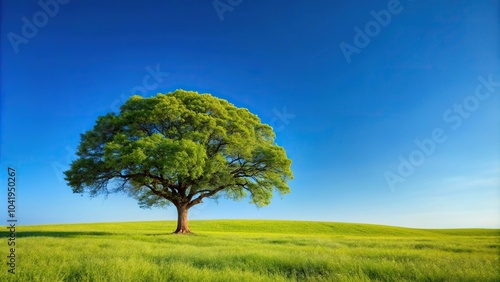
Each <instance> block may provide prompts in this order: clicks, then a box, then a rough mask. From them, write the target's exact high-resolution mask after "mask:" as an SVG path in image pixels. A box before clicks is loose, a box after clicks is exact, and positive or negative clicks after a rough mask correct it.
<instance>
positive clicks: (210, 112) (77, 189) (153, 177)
mask: <svg viewBox="0 0 500 282" xmlns="http://www.w3.org/2000/svg"><path fill="white" fill-rule="evenodd" d="M274 138H275V134H274V132H273V129H272V128H271V127H270V126H269V125H267V124H263V123H261V121H260V119H259V118H258V117H257V116H256V115H254V114H252V113H250V112H249V111H248V110H247V109H245V108H237V107H235V106H234V105H232V104H230V103H229V102H228V101H226V100H223V99H219V98H216V97H214V96H212V95H210V94H198V93H197V92H189V91H183V90H177V91H175V92H172V93H167V94H158V95H157V96H156V97H151V98H143V97H141V96H133V97H131V98H130V99H129V100H128V101H127V102H126V103H125V104H124V105H123V106H121V108H120V113H119V114H116V113H109V114H107V115H105V116H100V117H99V118H98V119H97V122H96V124H95V126H94V128H93V129H92V130H90V131H87V132H86V133H85V134H82V135H81V141H80V145H79V147H78V152H77V156H78V158H77V159H76V160H75V161H73V162H72V163H71V167H70V169H69V170H67V171H65V172H64V173H65V175H66V178H65V179H66V181H67V182H68V184H69V186H70V187H71V188H72V189H73V192H74V193H80V194H83V193H89V194H90V195H91V196H96V195H99V194H105V195H107V194H109V193H116V192H124V193H127V194H128V195H130V196H132V197H134V198H135V199H137V200H138V202H139V205H140V207H142V208H150V207H166V206H168V205H170V204H173V205H174V206H175V207H176V208H177V213H178V220H177V229H176V230H175V233H190V230H189V227H188V210H189V209H190V208H192V207H193V206H195V205H197V204H200V203H202V201H203V199H205V198H217V197H220V196H225V197H226V198H229V199H236V200H237V199H242V198H245V197H247V196H249V197H250V202H251V203H253V204H255V205H257V206H259V207H261V206H265V205H268V204H269V203H270V199H271V198H272V196H273V192H274V191H277V192H278V193H280V194H281V195H284V194H287V193H289V192H290V188H289V187H288V185H287V182H288V180H290V179H292V178H293V176H292V171H291V169H290V166H291V160H290V159H288V158H287V156H286V153H285V150H284V149H283V148H282V147H280V146H278V145H276V144H275V142H274Z"/></svg>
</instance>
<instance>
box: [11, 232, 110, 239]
mask: <svg viewBox="0 0 500 282" xmlns="http://www.w3.org/2000/svg"><path fill="white" fill-rule="evenodd" d="M111 235H116V233H110V232H98V231H81V232H76V231H20V232H16V237H17V238H27V237H55V238H71V237H82V236H111ZM4 236H5V237H8V236H9V234H8V233H5V232H2V237H4Z"/></svg>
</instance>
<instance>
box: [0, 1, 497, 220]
mask: <svg viewBox="0 0 500 282" xmlns="http://www.w3.org/2000/svg"><path fill="white" fill-rule="evenodd" d="M58 1H59V2H56V0H41V3H52V4H47V6H46V7H45V8H44V7H42V6H40V5H39V4H37V1H8V0H5V1H2V15H1V21H2V22H1V28H2V34H1V36H2V37H1V123H0V126H1V131H0V132H1V137H0V138H1V151H0V154H1V155H0V157H1V167H2V168H1V173H0V181H1V183H3V184H4V185H3V186H6V184H7V183H6V181H7V180H6V170H7V167H8V166H12V167H14V168H15V169H16V170H17V172H18V179H17V182H18V183H17V184H18V190H17V191H18V193H17V201H18V207H17V217H18V220H19V223H20V224H52V223H69V222H100V221H136V220H164V219H174V218H176V215H175V209H167V210H161V209H153V210H141V209H140V208H139V207H138V205H137V203H136V202H135V201H134V200H133V199H130V198H127V197H126V196H124V195H110V196H109V197H108V198H107V199H104V198H102V197H101V198H93V199H91V198H89V197H88V196H84V197H81V196H80V195H77V194H73V193H72V192H71V189H70V188H69V187H68V186H67V185H66V184H65V182H64V181H63V180H62V177H63V175H62V173H61V171H62V170H65V169H67V167H68V165H69V163H70V162H71V161H72V160H73V159H74V157H75V156H74V151H75V150H76V148H77V146H78V143H79V138H80V133H83V132H85V131H86V130H89V129H91V128H92V126H93V124H94V122H95V121H96V119H97V117H98V116H100V115H104V114H106V113H107V112H110V111H115V110H116V109H117V108H118V107H119V105H120V104H121V103H123V101H124V100H125V99H127V97H129V96H131V95H132V94H135V92H137V93H141V94H144V95H145V96H152V95H156V93H159V92H161V93H165V92H170V91H173V90H175V89H179V88H182V89H186V90H195V91H198V92H209V93H211V94H213V95H215V96H218V97H221V98H224V99H227V100H229V101H230V102H232V103H233V104H235V105H237V106H239V107H246V108H248V109H249V110H250V111H252V112H253V113H255V114H257V115H258V116H259V117H260V118H261V119H262V121H263V122H265V123H268V124H271V125H272V126H273V127H274V128H275V129H276V131H277V143H278V144H279V145H281V146H283V147H284V148H285V149H286V151H287V153H288V155H289V157H290V158H291V159H292V161H293V165H292V169H293V171H294V175H295V180H293V181H291V182H290V186H291V188H292V193H291V194H289V195H287V196H285V197H284V198H283V199H281V198H279V197H276V198H275V199H273V201H272V203H271V205H269V206H267V207H264V208H260V209H257V208H256V207H255V206H252V205H250V204H248V203H247V202H248V201H247V200H243V201H241V202H230V201H225V200H221V201H219V202H218V203H215V202H213V201H207V203H205V204H204V205H203V206H197V207H195V208H193V209H192V210H191V213H190V219H219V218H262V219H268V218H273V219H298V220H320V221H343V222H363V223H376V224H388V225H399V226H409V227H500V192H499V186H500V184H499V174H500V165H499V162H498V159H499V148H500V147H499V144H500V142H499V140H500V135H499V124H500V115H499V109H500V102H499V101H500V69H499V57H498V55H499V54H500V53H499V51H500V50H499V42H500V35H499V34H500V31H499V14H498V13H499V4H498V1H488V0H484V1H437V2H436V1H410V0H401V1H396V0H389V1H385V0H384V1H313V2H306V1H273V3H269V2H268V1H247V0H243V1H227V0H220V1H219V2H216V4H217V6H216V7H215V6H214V4H213V1H193V0H191V1H188V0H182V1H181V0H169V1H141V2H138V1H96V0H85V1H84V0H70V1H68V0H58ZM229 2H230V3H232V4H233V5H232V6H231V4H227V3H229ZM228 5H229V6H228ZM389 17H390V18H389ZM415 140H418V142H415ZM417 143H419V145H418V144H417ZM6 197H7V196H6V190H5V189H4V190H2V192H0V201H1V202H2V204H1V205H0V207H2V209H4V210H5V211H2V212H3V214H4V216H3V218H5V219H7V218H6V210H7V208H6V205H5V203H6Z"/></svg>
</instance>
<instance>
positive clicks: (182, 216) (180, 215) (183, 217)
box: [174, 205, 191, 234]
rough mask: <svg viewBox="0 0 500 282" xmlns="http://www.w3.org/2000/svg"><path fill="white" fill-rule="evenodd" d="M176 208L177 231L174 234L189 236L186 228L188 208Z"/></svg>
mask: <svg viewBox="0 0 500 282" xmlns="http://www.w3.org/2000/svg"><path fill="white" fill-rule="evenodd" d="M176 207H177V229H176V230H175V232H174V233H175V234H189V233H191V231H189V227H188V208H187V207H186V206H185V205H179V206H176Z"/></svg>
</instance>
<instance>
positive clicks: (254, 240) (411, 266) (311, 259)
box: [0, 220, 500, 282]
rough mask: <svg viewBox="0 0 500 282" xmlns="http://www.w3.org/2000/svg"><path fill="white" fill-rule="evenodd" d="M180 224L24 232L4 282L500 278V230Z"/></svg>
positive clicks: (109, 225)
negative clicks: (180, 228) (183, 231)
mask: <svg viewBox="0 0 500 282" xmlns="http://www.w3.org/2000/svg"><path fill="white" fill-rule="evenodd" d="M174 227H175V222H173V221H162V222H136V223H134V222H128V223H100V224H68V225H41V226H21V227H18V230H17V232H18V233H17V239H16V274H14V275H12V274H9V273H8V272H7V269H8V266H7V265H6V263H4V262H2V265H3V266H2V271H1V273H0V281H103V282H104V281H294V280H298V281H302V280H306V281H500V272H499V271H500V268H499V267H500V230H498V229H495V230H492V229H448V230H430V229H409V228H400V227H389V226H378V225H365V224H350V223H331V222H301V221H263V220H208V221H194V220H193V221H191V222H190V228H191V230H192V231H193V232H195V233H196V234H194V235H173V234H170V232H171V231H172V230H173V229H174ZM2 229H3V230H5V227H4V228H2ZM0 234H1V235H2V240H4V241H5V244H4V243H2V244H1V245H2V246H4V247H3V248H0V251H1V252H3V253H5V255H3V254H2V257H3V258H4V260H5V262H7V258H6V255H8V254H9V253H8V252H9V249H8V248H9V247H8V246H7V243H6V242H7V239H6V236H7V233H6V232H3V231H2V232H1V233H0Z"/></svg>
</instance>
